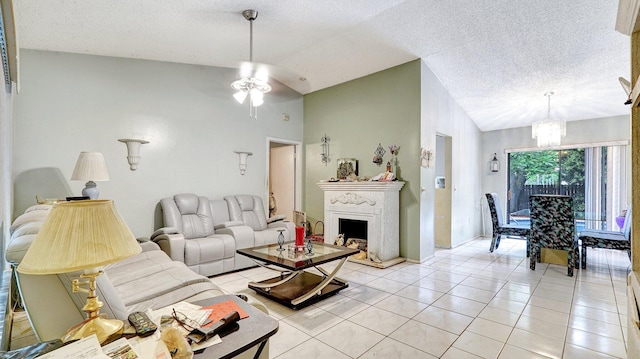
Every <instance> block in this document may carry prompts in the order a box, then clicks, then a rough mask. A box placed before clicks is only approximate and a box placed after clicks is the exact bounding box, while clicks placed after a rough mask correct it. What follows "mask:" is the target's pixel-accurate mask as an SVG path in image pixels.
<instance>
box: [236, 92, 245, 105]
mask: <svg viewBox="0 0 640 359" xmlns="http://www.w3.org/2000/svg"><path fill="white" fill-rule="evenodd" d="M233 98H235V99H236V101H238V103H243V102H244V99H246V98H247V92H246V91H238V92H236V93H235V94H233Z"/></svg>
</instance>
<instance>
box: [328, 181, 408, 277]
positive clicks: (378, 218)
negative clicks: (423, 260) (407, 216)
mask: <svg viewBox="0 0 640 359" xmlns="http://www.w3.org/2000/svg"><path fill="white" fill-rule="evenodd" d="M403 185H404V182H400V181H393V182H320V183H318V186H319V187H320V188H322V190H323V191H324V224H325V231H324V240H325V243H328V244H334V243H335V242H336V239H337V238H338V235H339V234H341V233H344V234H345V242H344V243H346V241H347V240H348V238H355V239H360V240H366V249H365V253H364V254H365V256H364V258H363V259H362V260H354V259H355V258H354V257H351V258H350V259H349V260H352V261H355V262H359V263H363V264H367V265H372V266H375V267H379V268H386V267H388V266H391V265H394V264H397V263H400V262H403V261H404V260H405V259H404V258H400V257H399V255H400V238H399V213H400V208H399V205H400V201H399V192H400V189H401V188H402V186H403ZM360 243H362V242H360Z"/></svg>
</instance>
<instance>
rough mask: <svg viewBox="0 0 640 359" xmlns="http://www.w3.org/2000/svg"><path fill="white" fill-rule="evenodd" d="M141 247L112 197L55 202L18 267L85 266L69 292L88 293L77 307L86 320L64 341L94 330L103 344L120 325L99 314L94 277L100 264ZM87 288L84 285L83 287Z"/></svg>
mask: <svg viewBox="0 0 640 359" xmlns="http://www.w3.org/2000/svg"><path fill="white" fill-rule="evenodd" d="M141 251H142V248H141V247H140V245H139V244H138V242H137V241H136V239H135V237H134V236H133V234H132V233H131V230H130V229H129V227H127V225H126V223H124V221H123V220H122V217H121V216H120V214H119V213H118V211H117V210H116V208H115V206H114V204H113V201H110V200H87V201H72V202H62V203H59V204H56V205H54V206H53V208H51V211H50V213H49V216H48V217H47V220H46V221H45V223H44V224H43V226H42V229H41V230H40V232H38V234H37V236H36V238H35V239H34V240H33V243H32V244H31V246H30V247H29V250H28V251H27V253H26V254H25V256H24V258H23V260H22V262H21V263H20V265H19V266H18V272H20V273H24V274H36V275H37V274H59V273H68V272H73V271H79V270H84V273H83V274H81V275H80V278H82V279H86V280H83V281H80V279H74V280H73V283H72V290H73V292H74V293H77V292H85V293H87V303H86V304H85V305H84V307H83V308H82V310H83V311H85V312H86V313H87V319H86V320H84V321H83V322H82V323H80V324H78V325H76V326H74V327H72V328H71V329H70V330H69V331H68V332H67V334H65V336H64V337H63V338H62V340H63V341H64V342H67V341H71V340H75V339H80V338H84V337H87V336H90V335H92V334H96V335H97V337H98V341H99V342H100V343H104V342H105V341H106V340H107V339H108V338H109V337H110V336H112V335H113V334H116V333H118V332H120V331H122V329H123V325H124V323H123V322H122V321H121V320H115V319H106V318H101V317H100V315H99V311H100V308H101V307H102V302H101V301H99V300H98V297H97V295H96V277H97V276H99V275H100V274H102V268H101V267H102V266H104V265H107V264H110V263H114V262H117V261H119V260H122V259H124V258H127V257H130V256H132V255H135V254H138V253H140V252H141ZM84 287H87V288H88V289H87V288H84Z"/></svg>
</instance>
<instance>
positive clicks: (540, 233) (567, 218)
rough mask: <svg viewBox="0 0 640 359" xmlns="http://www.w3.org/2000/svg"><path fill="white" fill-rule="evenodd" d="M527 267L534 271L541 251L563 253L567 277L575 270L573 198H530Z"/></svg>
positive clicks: (576, 257)
mask: <svg viewBox="0 0 640 359" xmlns="http://www.w3.org/2000/svg"><path fill="white" fill-rule="evenodd" d="M529 209H530V210H531V234H530V236H529V246H530V247H531V257H529V267H530V268H531V269H532V270H535V269H536V262H540V251H541V249H542V248H549V249H560V250H565V251H567V275H568V276H570V277H573V268H578V254H579V251H580V250H579V247H578V238H577V236H576V226H575V218H574V214H573V198H571V197H569V196H560V195H532V196H530V197H529Z"/></svg>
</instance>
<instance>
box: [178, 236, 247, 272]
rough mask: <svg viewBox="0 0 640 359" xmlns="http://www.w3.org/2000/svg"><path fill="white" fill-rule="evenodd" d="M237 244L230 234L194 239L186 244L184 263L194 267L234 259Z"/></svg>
mask: <svg viewBox="0 0 640 359" xmlns="http://www.w3.org/2000/svg"><path fill="white" fill-rule="evenodd" d="M235 251H236V243H235V241H234V239H233V237H232V236H230V235H228V234H219V235H218V234H216V235H213V236H209V237H206V238H193V239H190V240H188V241H185V243H184V263H185V264H186V265H188V266H193V265H197V264H202V263H208V262H212V261H219V260H222V259H225V258H233V256H234V254H235Z"/></svg>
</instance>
